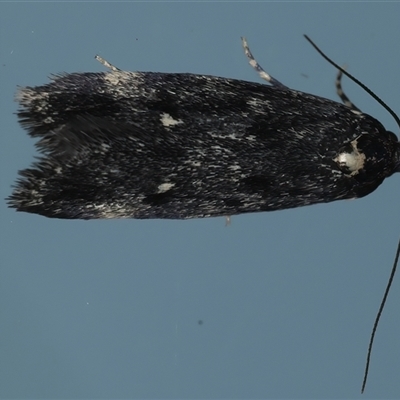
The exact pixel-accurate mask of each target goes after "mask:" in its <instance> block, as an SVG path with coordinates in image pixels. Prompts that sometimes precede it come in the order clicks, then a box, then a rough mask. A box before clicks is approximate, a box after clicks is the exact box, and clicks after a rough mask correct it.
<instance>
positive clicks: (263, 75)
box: [241, 37, 289, 89]
mask: <svg viewBox="0 0 400 400" xmlns="http://www.w3.org/2000/svg"><path fill="white" fill-rule="evenodd" d="M241 39H242V46H243V49H244V54H246V57H247V58H248V59H249V64H250V65H251V66H252V67H253V68H254V69H255V70H256V71H257V72H258V75H259V76H260V78H261V79H264V80H266V81H267V82H269V83H270V84H271V85H273V86H277V87H280V88H285V89H289V88H288V87H287V86H285V85H284V84H283V83H281V82H279V81H278V80H277V79H275V78H274V77H272V76H271V75H270V74H268V73H267V72H266V71H264V69H263V68H262V67H261V65H260V64H259V63H258V62H257V61H256V59H255V58H254V56H253V54H251V51H250V47H249V45H248V43H247V40H246V38H245V37H241Z"/></svg>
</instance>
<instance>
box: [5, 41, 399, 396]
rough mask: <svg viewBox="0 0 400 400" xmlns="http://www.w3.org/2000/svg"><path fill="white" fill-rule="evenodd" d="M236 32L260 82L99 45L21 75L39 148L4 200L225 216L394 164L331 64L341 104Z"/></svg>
mask: <svg viewBox="0 0 400 400" xmlns="http://www.w3.org/2000/svg"><path fill="white" fill-rule="evenodd" d="M306 38H307V40H309V41H310V42H311V44H312V45H313V46H314V47H315V48H316V49H317V51H318V52H319V53H320V54H322V56H323V57H324V58H325V59H327V60H328V61H329V62H330V63H331V64H333V65H334V66H335V67H337V68H338V69H339V70H340V71H341V72H343V73H344V74H346V75H347V76H349V77H350V78H351V79H352V80H353V81H355V82H356V83H357V84H359V85H360V86H361V87H363V88H364V89H365V90H366V91H367V92H368V93H369V94H371V95H372V96H373V97H374V98H375V99H376V100H377V101H378V102H379V103H380V104H381V105H382V106H384V107H385V108H386V109H387V110H388V112H389V113H390V114H391V115H392V116H393V117H394V118H395V120H396V122H397V123H398V125H399V126H400V120H399V118H398V117H397V116H396V114H395V113H394V112H393V111H392V110H391V109H390V108H389V107H388V106H387V105H386V104H385V103H383V101H382V100H380V99H379V98H378V97H377V96H376V95H375V94H373V93H372V92H371V91H370V90H369V89H368V88H366V87H365V86H364V85H363V84H362V83H360V82H359V81H358V80H357V79H355V78H354V77H352V76H351V75H350V74H348V73H347V72H346V71H344V70H343V69H341V68H340V67H339V66H338V65H337V64H335V63H334V62H333V61H332V60H330V59H329V58H328V57H327V56H325V55H324V54H323V53H322V52H321V51H320V50H319V49H318V47H316V46H315V44H314V43H313V42H312V41H311V40H310V39H309V38H308V37H306ZM242 41H243V47H244V50H245V54H246V55H247V57H248V58H249V62H250V64H251V65H252V66H253V67H254V68H255V69H256V71H258V73H259V74H260V77H261V78H263V79H265V80H266V81H268V82H269V85H265V84H259V83H252V82H247V81H241V80H235V79H227V78H221V77H215V76H207V75H194V74H189V73H158V72H126V71H122V70H119V69H118V68H116V67H114V66H113V65H111V64H109V63H108V62H107V61H105V60H103V59H102V58H100V57H97V59H98V60H99V61H100V62H102V63H103V64H104V65H105V66H106V67H108V68H109V71H108V72H104V73H71V74H61V75H55V76H53V78H52V81H51V82H50V83H48V84H45V85H43V86H37V87H25V88H22V89H20V90H19V92H18V93H17V96H16V98H17V101H18V102H19V105H20V108H19V110H18V112H17V115H18V118H19V122H20V124H21V125H22V127H23V128H25V129H26V130H27V131H28V133H29V135H30V136H32V137H33V138H37V139H39V141H38V142H37V143H36V146H37V148H38V150H39V151H40V153H41V154H42V156H41V158H39V160H38V161H37V162H36V163H35V164H34V165H33V166H32V167H31V168H28V169H24V170H22V171H20V172H19V174H20V178H19V180H18V181H17V184H16V186H15V188H14V191H13V193H12V194H11V196H10V197H9V198H8V199H7V200H8V204H9V206H10V207H13V208H16V209H17V210H18V211H25V212H29V213H36V214H40V215H44V216H46V217H51V218H65V219H96V218H139V219H146V218H169V219H188V218H203V217H216V216H232V215H236V214H241V213H250V212H261V211H274V210H283V209H287V208H294V207H300V206H306V205H312V204H317V203H328V202H331V201H336V200H343V199H354V198H359V197H363V196H366V195H368V194H369V193H371V192H373V191H374V190H375V189H376V188H377V187H378V186H379V185H380V184H381V183H382V182H383V180H384V179H385V178H387V177H389V176H391V175H392V174H393V173H394V172H399V171H400V145H399V141H398V139H397V137H396V135H395V134H394V133H392V132H390V131H387V130H386V129H385V128H384V127H383V125H382V124H381V123H380V122H379V121H377V120H376V119H375V118H373V117H372V116H370V115H368V114H364V113H362V112H361V111H360V110H358V109H357V107H355V106H354V105H353V104H352V103H351V102H350V101H349V100H348V98H347V97H346V95H345V94H344V93H343V91H342V90H341V85H340V77H339V78H338V80H337V91H338V94H339V95H340V97H341V99H342V101H343V103H344V104H341V103H337V102H335V101H332V100H328V99H325V98H322V97H318V96H315V95H312V94H308V93H303V92H300V91H296V90H293V89H290V88H288V87H287V86H285V85H284V84H282V83H281V82H279V81H278V80H276V79H275V78H273V77H272V76H270V75H269V74H268V73H267V72H265V71H264V70H263V69H262V68H261V66H260V65H259V64H258V63H257V61H256V60H255V59H254V57H253V55H252V54H251V52H250V49H249V47H248V45H247V42H246V40H245V39H242ZM399 252H400V245H399V248H398V251H397V254H396V260H395V264H394V266H393V269H392V275H391V277H390V280H389V283H388V286H387V288H386V292H385V296H384V299H383V301H382V304H381V308H380V310H379V312H378V315H377V318H376V321H375V324H374V328H373V333H372V336H371V339H370V345H369V350H368V356H367V364H366V369H365V374H364V382H363V387H362V390H364V388H365V384H366V379H367V375H368V368H369V361H370V353H371V348H372V344H373V340H374V335H375V331H376V327H377V324H378V321H379V318H380V315H381V312H382V309H383V306H384V304H385V301H386V297H387V294H388V291H389V288H390V285H391V283H392V280H393V276H394V272H395V269H396V265H397V259H398V257H399Z"/></svg>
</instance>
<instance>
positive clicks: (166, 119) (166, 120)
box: [160, 113, 183, 127]
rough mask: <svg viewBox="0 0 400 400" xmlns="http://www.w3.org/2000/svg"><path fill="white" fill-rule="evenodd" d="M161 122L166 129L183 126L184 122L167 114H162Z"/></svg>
mask: <svg viewBox="0 0 400 400" xmlns="http://www.w3.org/2000/svg"><path fill="white" fill-rule="evenodd" d="M160 120H161V123H162V124H163V125H164V126H165V127H170V126H174V125H178V124H183V121H182V120H181V119H174V118H172V117H171V116H170V115H169V114H167V113H162V114H161V118H160Z"/></svg>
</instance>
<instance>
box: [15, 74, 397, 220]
mask: <svg viewBox="0 0 400 400" xmlns="http://www.w3.org/2000/svg"><path fill="white" fill-rule="evenodd" d="M18 100H19V102H20V105H21V109H20V111H19V112H18V116H19V118H20V122H21V124H22V125H23V126H24V127H25V128H27V130H28V131H29V133H30V135H31V136H33V137H38V138H40V141H39V142H38V144H37V145H38V147H39V149H40V151H41V152H42V153H43V154H44V156H43V158H41V159H40V160H39V161H38V162H37V163H36V164H35V165H34V166H33V168H31V169H26V170H23V171H21V172H20V174H21V178H20V180H19V182H18V183H17V186H16V188H15V190H14V192H13V194H12V195H11V196H10V198H9V199H8V200H9V204H10V206H11V207H15V208H17V210H19V211H27V212H32V213H37V214H42V215H45V216H48V217H55V218H81V219H91V218H174V219H184V218H200V217H210V216H222V215H235V214H239V213H246V212H257V211H271V210H281V209H285V208H292V207H299V206H304V205H309V204H316V203H325V202H330V201H334V200H340V199H350V198H357V197H362V196H365V195H367V194H369V193H371V192H372V191H373V190H375V189H376V188H377V187H378V186H379V185H380V184H381V183H382V181H383V180H384V179H385V178H386V177H388V176H390V175H391V174H392V173H393V172H394V171H395V170H396V168H397V167H398V164H399V144H398V141H397V138H396V136H395V135H394V134H393V133H391V132H388V131H386V130H385V129H384V128H383V126H382V125H381V124H380V123H379V122H378V121H377V120H375V119H374V118H372V117H370V116H369V115H366V114H362V113H357V112H354V111H352V110H351V109H349V108H348V107H346V106H344V105H341V104H339V103H336V102H333V101H330V100H327V99H323V98H320V97H317V96H313V95H310V94H306V93H302V92H298V91H294V90H289V89H286V88H282V87H276V86H268V85H263V84H257V83H250V82H244V81H238V80H232V79H224V78H217V77H213V76H200V75H192V74H163V73H149V72H146V73H133V72H122V71H120V72H119V71H118V72H117V71H113V72H108V73H81V74H78V73H76V74H68V75H63V76H58V77H56V78H55V79H54V80H53V81H52V82H51V83H50V84H47V85H44V86H40V87H34V88H31V87H28V88H24V89H22V90H21V91H20V92H19V95H18Z"/></svg>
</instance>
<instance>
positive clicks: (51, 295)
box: [0, 2, 400, 398]
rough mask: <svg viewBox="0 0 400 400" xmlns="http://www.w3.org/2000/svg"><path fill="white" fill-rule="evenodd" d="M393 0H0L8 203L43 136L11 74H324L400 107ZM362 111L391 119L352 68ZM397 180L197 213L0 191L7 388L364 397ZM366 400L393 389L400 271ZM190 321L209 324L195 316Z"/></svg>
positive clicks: (399, 386) (27, 77)
mask: <svg viewBox="0 0 400 400" xmlns="http://www.w3.org/2000/svg"><path fill="white" fill-rule="evenodd" d="M399 12H400V4H399V3H378V2H376V3H358V2H352V3H299V2H295V3H2V4H0V38H1V49H0V50H1V64H0V67H1V74H0V76H1V78H0V79H1V81H0V84H1V94H0V98H1V109H0V113H1V121H2V134H1V146H0V152H1V153H0V163H1V164H0V173H1V199H4V198H5V197H6V196H8V195H9V194H10V192H11V188H10V187H11V185H12V184H13V182H14V180H15V179H16V177H17V170H18V169H22V168H26V167H28V166H29V164H30V163H31V162H32V161H33V159H34V155H37V153H36V152H35V150H34V141H33V140H31V139H30V138H29V137H28V136H27V135H26V134H25V132H24V131H23V130H22V128H21V127H20V126H19V125H18V123H17V119H16V116H15V115H14V114H13V113H14V112H15V111H16V107H17V105H16V103H15V102H13V96H14V93H15V90H16V86H17V85H31V86H32V85H39V84H43V83H45V82H47V80H48V78H47V77H48V76H49V75H50V74H51V73H58V72H63V71H65V72H76V71H82V72H83V71H103V70H104V68H103V67H102V66H101V65H100V64H99V63H97V62H96V61H95V60H94V55H95V54H96V53H98V54H100V55H101V56H103V57H105V58H106V59H107V60H109V61H110V62H112V63H113V64H114V65H116V66H118V67H119V68H122V69H125V70H143V71H162V72H192V73H200V74H211V75H218V76H224V77H230V78H238V79H244V80H251V81H259V79H258V76H257V75H256V73H255V72H254V71H253V70H252V69H251V67H250V66H249V65H248V64H247V61H246V58H245V56H244V55H243V51H242V48H241V43H240V36H246V37H247V39H248V41H249V44H250V47H251V49H252V51H253V54H254V55H255V56H256V58H257V60H258V61H259V62H260V63H261V65H262V66H263V67H264V68H265V69H266V70H267V71H268V72H269V73H271V74H272V75H273V76H274V77H276V78H277V79H279V80H280V81H281V82H283V83H284V84H286V85H288V86H290V87H291V88H293V89H298V90H302V91H305V92H309V93H313V94H316V95H321V96H324V97H328V98H331V99H336V96H335V88H334V79H335V73H336V72H335V70H334V68H333V67H331V66H330V65H329V64H327V63H326V62H325V61H324V60H323V59H322V58H321V57H320V56H319V55H318V54H317V53H316V52H315V50H313V49H312V48H311V46H310V45H309V44H308V43H307V42H306V41H305V39H304V38H303V37H302V35H303V34H304V33H307V34H308V35H309V36H310V37H311V38H312V39H314V40H315V41H316V43H317V44H318V45H319V46H320V47H321V48H322V49H323V50H324V51H325V52H326V53H327V54H328V55H329V56H330V57H332V58H333V59H334V60H335V61H337V62H338V63H339V64H344V63H346V64H347V66H348V70H349V72H351V73H353V74H354V75H355V76H356V77H358V78H359V79H360V80H361V81H363V82H364V83H365V84H367V85H368V86H369V87H370V88H371V89H372V90H374V91H375V92H376V93H377V94H378V95H379V96H380V97H382V99H384V100H385V102H387V104H389V105H391V106H392V108H393V109H394V110H395V111H399V103H400V101H399V93H400V91H399V76H398V70H399V67H400V53H399V50H398V49H399V37H400V26H399V23H398V16H399ZM344 89H345V91H346V93H347V94H348V95H349V97H350V98H351V99H352V100H353V101H354V103H355V104H356V105H357V106H358V107H359V108H361V109H362V110H363V111H364V112H368V113H369V114H371V115H373V116H375V117H376V118H377V119H379V120H380V121H381V122H382V123H383V124H384V125H385V126H386V128H387V129H390V130H392V131H394V132H396V133H397V132H398V127H397V126H396V124H395V122H394V120H393V119H392V118H391V117H390V115H389V114H388V113H387V112H386V111H385V110H383V109H382V107H380V106H379V105H378V104H377V103H376V102H375V101H374V100H373V99H371V98H370V97H369V96H368V95H367V94H366V93H364V92H363V91H362V90H361V89H359V88H357V87H356V86H355V85H354V84H352V83H350V82H349V81H348V80H345V81H344ZM399 199H400V190H399V176H397V175H396V176H394V177H392V178H390V179H388V180H387V181H386V182H384V184H383V185H382V186H381V187H380V188H379V189H378V190H377V191H376V192H375V193H373V194H371V195H370V196H368V197H366V198H364V199H360V200H356V201H342V202H336V203H330V204H327V205H320V206H313V207H305V208H299V209H294V210H288V211H280V212H274V213H262V214H253V215H243V216H235V217H233V218H232V224H231V226H229V227H225V221H224V219H223V218H216V219H206V220H192V221H159V220H152V221H138V220H111V221H64V220H51V219H46V218H44V217H40V216H36V215H29V214H25V213H16V212H15V211H14V210H11V209H7V207H6V203H5V201H4V200H1V205H0V210H1V211H0V218H1V221H0V223H1V238H0V243H1V253H0V254H1V267H0V324H1V334H0V397H1V398H311V397H312V398H360V397H361V395H360V387H361V381H362V375H363V370H364V363H365V357H366V350H367V345H368V340H369V336H370V332H371V328H372V323H373V320H374V318H375V314H376V312H377V309H378V306H379V303H380V301H381V298H382V295H383V291H384V288H385V286H386V282H387V279H388V276H389V272H390V268H391V264H392V262H393V257H394V252H395V247H396V245H397V241H398V236H399V217H400V209H399V206H398V204H399ZM398 278H399V277H397V278H396V279H395V281H394V286H393V289H392V292H391V293H390V296H389V299H388V303H387V306H386V309H385V311H384V313H383V316H382V320H381V324H380V327H379V330H378V333H377V338H376V343H375V347H374V351H373V355H372V365H371V370H370V378H369V382H368V385H367V389H366V393H365V394H364V395H363V396H362V398H399V397H400V379H399V374H400V373H399V371H400V357H399V355H400V344H399V343H400V341H399V337H400V311H399V307H398V305H399V302H400V280H399V279H398ZM199 321H201V323H199Z"/></svg>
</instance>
